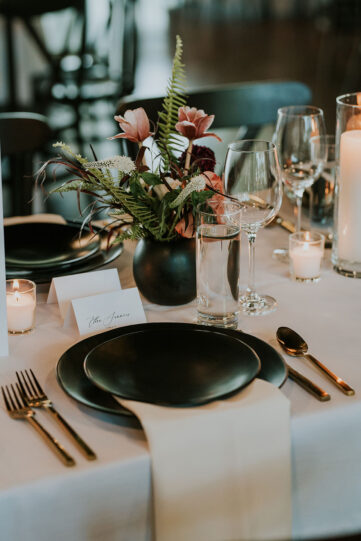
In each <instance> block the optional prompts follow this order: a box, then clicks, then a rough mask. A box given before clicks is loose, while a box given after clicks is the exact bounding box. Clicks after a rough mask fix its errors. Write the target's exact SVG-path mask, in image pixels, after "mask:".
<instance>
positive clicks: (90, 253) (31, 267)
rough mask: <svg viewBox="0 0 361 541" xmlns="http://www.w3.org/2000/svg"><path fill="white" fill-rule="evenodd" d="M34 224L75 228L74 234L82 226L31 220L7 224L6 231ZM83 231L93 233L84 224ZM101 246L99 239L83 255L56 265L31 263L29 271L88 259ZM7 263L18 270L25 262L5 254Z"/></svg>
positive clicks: (55, 267) (53, 267)
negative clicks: (12, 258)
mask: <svg viewBox="0 0 361 541" xmlns="http://www.w3.org/2000/svg"><path fill="white" fill-rule="evenodd" d="M32 225H42V226H44V227H47V228H49V227H54V229H60V230H61V229H63V231H64V230H65V229H67V230H69V231H70V230H73V231H74V234H76V233H79V232H80V227H78V226H77V225H76V224H74V223H63V224H61V223H56V222H40V221H39V222H36V221H34V222H29V223H17V224H9V225H6V226H5V228H4V229H5V231H6V230H9V229H10V228H14V229H15V228H19V227H24V226H32ZM83 231H85V232H86V233H91V230H90V229H89V227H87V226H84V227H83ZM91 242H92V243H93V242H94V240H91ZM99 246H100V241H99V240H98V241H97V247H94V248H93V249H91V250H89V252H87V253H86V254H84V255H82V256H80V257H79V256H77V257H73V258H70V259H65V260H61V261H57V262H55V265H54V264H52V263H50V262H49V264H39V263H36V264H35V265H31V264H30V267H28V269H29V272H36V270H41V269H44V270H45V269H46V270H53V269H57V268H62V267H64V266H67V265H71V264H72V263H77V262H84V260H87V259H88V258H89V257H91V256H93V255H94V254H96V252H97V251H98V250H99ZM5 263H7V264H8V267H10V268H11V269H12V270H14V272H16V271H17V270H18V269H23V268H24V267H23V264H22V263H21V262H19V264H18V265H16V263H14V262H13V261H11V260H9V259H6V254H5Z"/></svg>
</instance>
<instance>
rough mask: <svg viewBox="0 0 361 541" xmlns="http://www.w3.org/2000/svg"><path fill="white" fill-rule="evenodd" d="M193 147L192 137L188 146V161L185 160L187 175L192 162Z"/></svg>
mask: <svg viewBox="0 0 361 541" xmlns="http://www.w3.org/2000/svg"><path fill="white" fill-rule="evenodd" d="M192 148H193V141H192V139H191V140H190V141H189V145H188V148H187V154H186V161H185V164H184V174H185V175H188V171H189V166H190V164H191V157H192Z"/></svg>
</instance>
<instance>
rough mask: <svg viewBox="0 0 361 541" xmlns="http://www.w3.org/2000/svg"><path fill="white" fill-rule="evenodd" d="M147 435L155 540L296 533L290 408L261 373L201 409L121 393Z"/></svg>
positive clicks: (248, 540)
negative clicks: (293, 527)
mask: <svg viewBox="0 0 361 541" xmlns="http://www.w3.org/2000/svg"><path fill="white" fill-rule="evenodd" d="M120 402H121V404H123V405H124V406H125V407H126V408H128V409H129V410H131V411H132V412H133V413H134V414H135V415H136V416H137V417H138V418H139V420H140V422H141V423H142V426H143V428H144V431H145V433H146V437H147V439H148V443H149V448H150V454H151V460H152V476H153V500H154V513H155V530H156V540H157V541H192V540H197V541H231V540H232V541H235V540H238V541H239V540H242V541H252V540H260V539H272V540H275V539H277V540H281V539H290V538H291V473H290V472H291V458H290V407H289V401H288V399H287V398H286V397H285V396H284V395H283V394H282V393H281V391H280V390H279V389H277V388H276V387H274V386H273V385H271V384H270V383H267V382H265V381H263V380H255V381H254V382H253V383H251V384H250V385H249V386H248V387H246V388H245V389H243V390H242V391H241V392H239V393H238V394H237V395H235V396H233V397H231V398H228V399H226V400H221V401H217V402H211V403H210V404H207V405H205V406H201V407H197V408H167V407H162V406H156V405H152V404H145V403H141V402H135V401H130V400H120Z"/></svg>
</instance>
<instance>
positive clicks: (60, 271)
mask: <svg viewBox="0 0 361 541" xmlns="http://www.w3.org/2000/svg"><path fill="white" fill-rule="evenodd" d="M28 225H30V224H28ZM47 225H50V224H47ZM73 227H75V228H76V230H77V234H78V235H79V229H80V225H79V224H78V225H74V226H73ZM93 230H94V231H96V232H97V233H98V235H97V239H98V249H97V251H96V252H95V253H94V254H92V255H90V256H89V257H87V258H86V259H82V260H81V261H78V262H74V263H70V264H66V265H65V264H64V265H62V266H61V267H54V268H53V267H49V268H45V269H35V268H34V269H19V268H17V267H12V266H10V265H7V266H6V278H7V279H11V278H27V279H28V280H32V281H33V282H36V283H37V284H45V283H48V282H51V280H52V279H53V278H55V277H57V276H64V275H68V274H77V273H80V272H89V271H92V270H95V269H97V268H99V267H102V266H103V265H107V264H108V263H111V262H112V261H114V259H116V258H117V257H119V256H120V254H121V253H122V252H123V243H119V244H113V245H111V246H109V247H108V233H107V231H105V230H104V231H103V230H102V229H101V228H100V227H96V226H93Z"/></svg>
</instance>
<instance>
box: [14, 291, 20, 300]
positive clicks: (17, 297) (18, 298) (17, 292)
mask: <svg viewBox="0 0 361 541" xmlns="http://www.w3.org/2000/svg"><path fill="white" fill-rule="evenodd" d="M20 297H21V295H20V293H19V291H15V299H16V302H19V300H20Z"/></svg>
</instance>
